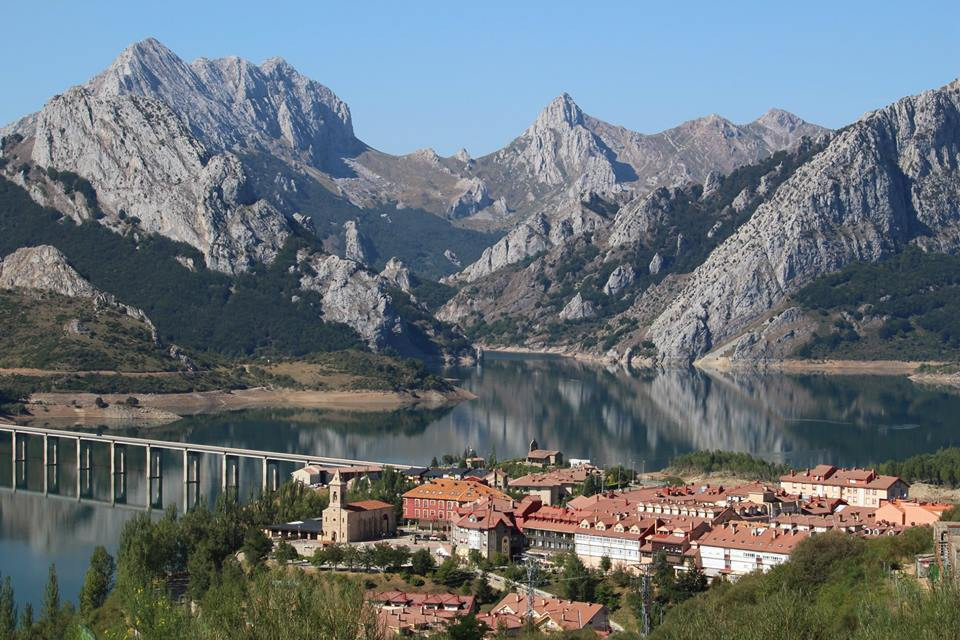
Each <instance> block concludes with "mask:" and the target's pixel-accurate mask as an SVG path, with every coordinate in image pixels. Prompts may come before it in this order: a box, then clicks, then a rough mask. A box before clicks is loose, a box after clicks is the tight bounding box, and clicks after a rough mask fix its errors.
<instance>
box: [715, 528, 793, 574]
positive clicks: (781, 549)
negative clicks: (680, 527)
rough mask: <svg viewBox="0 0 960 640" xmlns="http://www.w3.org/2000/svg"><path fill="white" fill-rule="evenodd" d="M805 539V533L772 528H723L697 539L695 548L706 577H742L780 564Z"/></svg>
mask: <svg viewBox="0 0 960 640" xmlns="http://www.w3.org/2000/svg"><path fill="white" fill-rule="evenodd" d="M808 537H810V532H808V531H796V530H792V531H786V532H785V531H782V530H778V528H777V527H776V525H774V526H753V525H749V524H726V525H722V526H719V527H714V528H713V529H712V530H710V531H708V532H707V533H705V534H704V535H703V536H701V537H700V539H699V540H698V541H697V547H698V549H699V551H700V563H701V566H702V567H703V572H704V573H705V574H706V575H708V576H717V575H721V574H728V575H744V574H747V573H750V572H752V571H757V570H760V571H768V570H769V569H770V568H771V567H773V566H776V565H778V564H783V563H784V562H786V561H787V559H788V558H789V557H790V554H791V553H793V550H794V549H795V548H796V547H797V545H798V544H800V542H801V541H803V540H805V539H807V538H808Z"/></svg>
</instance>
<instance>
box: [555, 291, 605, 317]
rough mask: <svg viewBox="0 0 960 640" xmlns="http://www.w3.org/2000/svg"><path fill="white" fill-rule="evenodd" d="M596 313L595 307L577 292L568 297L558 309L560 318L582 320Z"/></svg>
mask: <svg viewBox="0 0 960 640" xmlns="http://www.w3.org/2000/svg"><path fill="white" fill-rule="evenodd" d="M595 315H597V310H596V307H595V306H594V304H593V303H592V302H590V301H589V300H584V299H583V296H581V295H580V294H579V293H578V294H577V295H575V296H573V298H571V299H570V302H568V303H567V304H566V306H564V307H563V309H562V310H561V311H560V319H561V320H584V319H586V318H592V317H594V316H595Z"/></svg>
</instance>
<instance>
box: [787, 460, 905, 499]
mask: <svg viewBox="0 0 960 640" xmlns="http://www.w3.org/2000/svg"><path fill="white" fill-rule="evenodd" d="M780 487H781V488H782V489H783V490H784V491H786V492H787V493H793V494H799V495H800V496H802V497H804V498H806V497H809V496H818V497H822V498H837V499H840V500H843V501H844V502H846V503H847V504H849V505H853V506H856V507H879V506H880V503H881V501H882V500H902V499H904V498H906V497H907V494H908V493H909V489H910V486H909V485H908V484H907V483H906V482H904V481H903V480H901V479H900V478H898V477H896V476H882V475H878V474H877V472H876V471H874V470H873V469H838V468H837V467H834V466H833V465H829V464H821V465H817V466H816V467H814V468H813V469H807V470H805V471H793V472H791V473H788V474H785V475H783V476H780Z"/></svg>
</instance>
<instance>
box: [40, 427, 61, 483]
mask: <svg viewBox="0 0 960 640" xmlns="http://www.w3.org/2000/svg"><path fill="white" fill-rule="evenodd" d="M43 439H44V443H43V458H44V465H43V466H44V471H43V481H44V487H43V491H44V493H47V492H48V491H53V492H55V493H60V437H59V436H47V435H46V434H44V438H43ZM48 482H49V486H48V484H47V483H48Z"/></svg>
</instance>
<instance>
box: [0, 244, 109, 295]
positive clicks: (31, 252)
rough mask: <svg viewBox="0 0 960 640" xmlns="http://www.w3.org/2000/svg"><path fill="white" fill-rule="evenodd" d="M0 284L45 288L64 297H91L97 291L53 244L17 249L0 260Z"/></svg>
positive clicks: (4, 285)
mask: <svg viewBox="0 0 960 640" xmlns="http://www.w3.org/2000/svg"><path fill="white" fill-rule="evenodd" d="M0 288H2V289H31V290H35V291H47V292H50V293H56V294H59V295H61V296H67V297H68V298H93V297H94V296H96V295H97V294H98V293H99V291H97V289H96V287H94V286H93V285H92V284H90V283H89V282H87V281H86V280H85V279H84V278H83V276H81V275H80V274H79V273H77V272H76V271H75V270H74V268H73V267H71V266H70V265H69V264H68V263H67V258H66V256H64V255H63V254H62V253H60V251H59V250H58V249H57V248H56V247H51V246H49V245H41V246H38V247H25V248H23V249H17V250H16V251H14V252H13V253H11V254H10V255H8V256H6V257H5V258H3V259H2V260H0Z"/></svg>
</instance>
